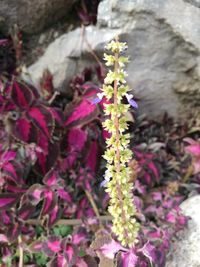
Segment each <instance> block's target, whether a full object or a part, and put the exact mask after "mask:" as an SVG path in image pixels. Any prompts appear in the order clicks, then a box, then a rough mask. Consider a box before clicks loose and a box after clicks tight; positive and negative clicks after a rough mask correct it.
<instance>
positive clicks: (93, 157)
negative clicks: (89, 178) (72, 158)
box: [85, 141, 99, 173]
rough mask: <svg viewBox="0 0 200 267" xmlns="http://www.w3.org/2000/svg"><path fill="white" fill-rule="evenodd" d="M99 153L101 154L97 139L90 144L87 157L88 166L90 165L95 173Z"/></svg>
mask: <svg viewBox="0 0 200 267" xmlns="http://www.w3.org/2000/svg"><path fill="white" fill-rule="evenodd" d="M98 155H99V147H98V144H97V141H93V142H91V144H90V148H89V152H88V154H87V157H86V159H85V161H86V162H85V164H86V166H87V167H89V169H90V170H91V171H93V173H95V172H96V169H97V159H98Z"/></svg>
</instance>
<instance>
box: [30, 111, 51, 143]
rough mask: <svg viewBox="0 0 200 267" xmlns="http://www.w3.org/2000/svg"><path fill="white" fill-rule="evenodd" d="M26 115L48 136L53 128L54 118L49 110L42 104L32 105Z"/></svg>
mask: <svg viewBox="0 0 200 267" xmlns="http://www.w3.org/2000/svg"><path fill="white" fill-rule="evenodd" d="M28 116H29V118H30V119H31V120H32V122H33V123H34V124H35V125H36V126H37V127H38V128H39V129H40V130H41V131H42V132H43V133H44V134H45V135H46V136H47V137H48V138H50V136H51V134H52V130H53V125H54V119H53V116H52V114H51V112H49V111H48V109H47V108H45V107H44V106H34V107H31V108H30V109H29V111H28Z"/></svg>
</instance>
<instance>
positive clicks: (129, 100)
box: [125, 94, 138, 108]
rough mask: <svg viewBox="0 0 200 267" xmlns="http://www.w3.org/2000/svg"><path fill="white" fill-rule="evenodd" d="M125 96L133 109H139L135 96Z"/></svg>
mask: <svg viewBox="0 0 200 267" xmlns="http://www.w3.org/2000/svg"><path fill="white" fill-rule="evenodd" d="M125 96H126V99H127V101H128V103H129V105H131V106H132V107H133V108H138V104H137V103H136V102H135V100H134V99H133V95H131V94H125Z"/></svg>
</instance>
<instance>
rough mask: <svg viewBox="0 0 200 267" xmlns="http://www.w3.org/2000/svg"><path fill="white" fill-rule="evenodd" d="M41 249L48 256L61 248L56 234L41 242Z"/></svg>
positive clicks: (51, 255)
mask: <svg viewBox="0 0 200 267" xmlns="http://www.w3.org/2000/svg"><path fill="white" fill-rule="evenodd" d="M43 250H44V252H45V254H46V255H47V256H48V257H53V256H54V255H55V254H56V253H58V252H59V251H60V250H61V241H60V238H59V237H57V236H50V237H49V238H48V240H47V241H45V242H44V243H43Z"/></svg>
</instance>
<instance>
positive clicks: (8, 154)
mask: <svg viewBox="0 0 200 267" xmlns="http://www.w3.org/2000/svg"><path fill="white" fill-rule="evenodd" d="M16 155H17V153H16V152H15V151H12V150H8V151H5V152H4V153H3V154H2V155H1V161H3V162H7V161H11V160H14V159H15V158H16Z"/></svg>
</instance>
